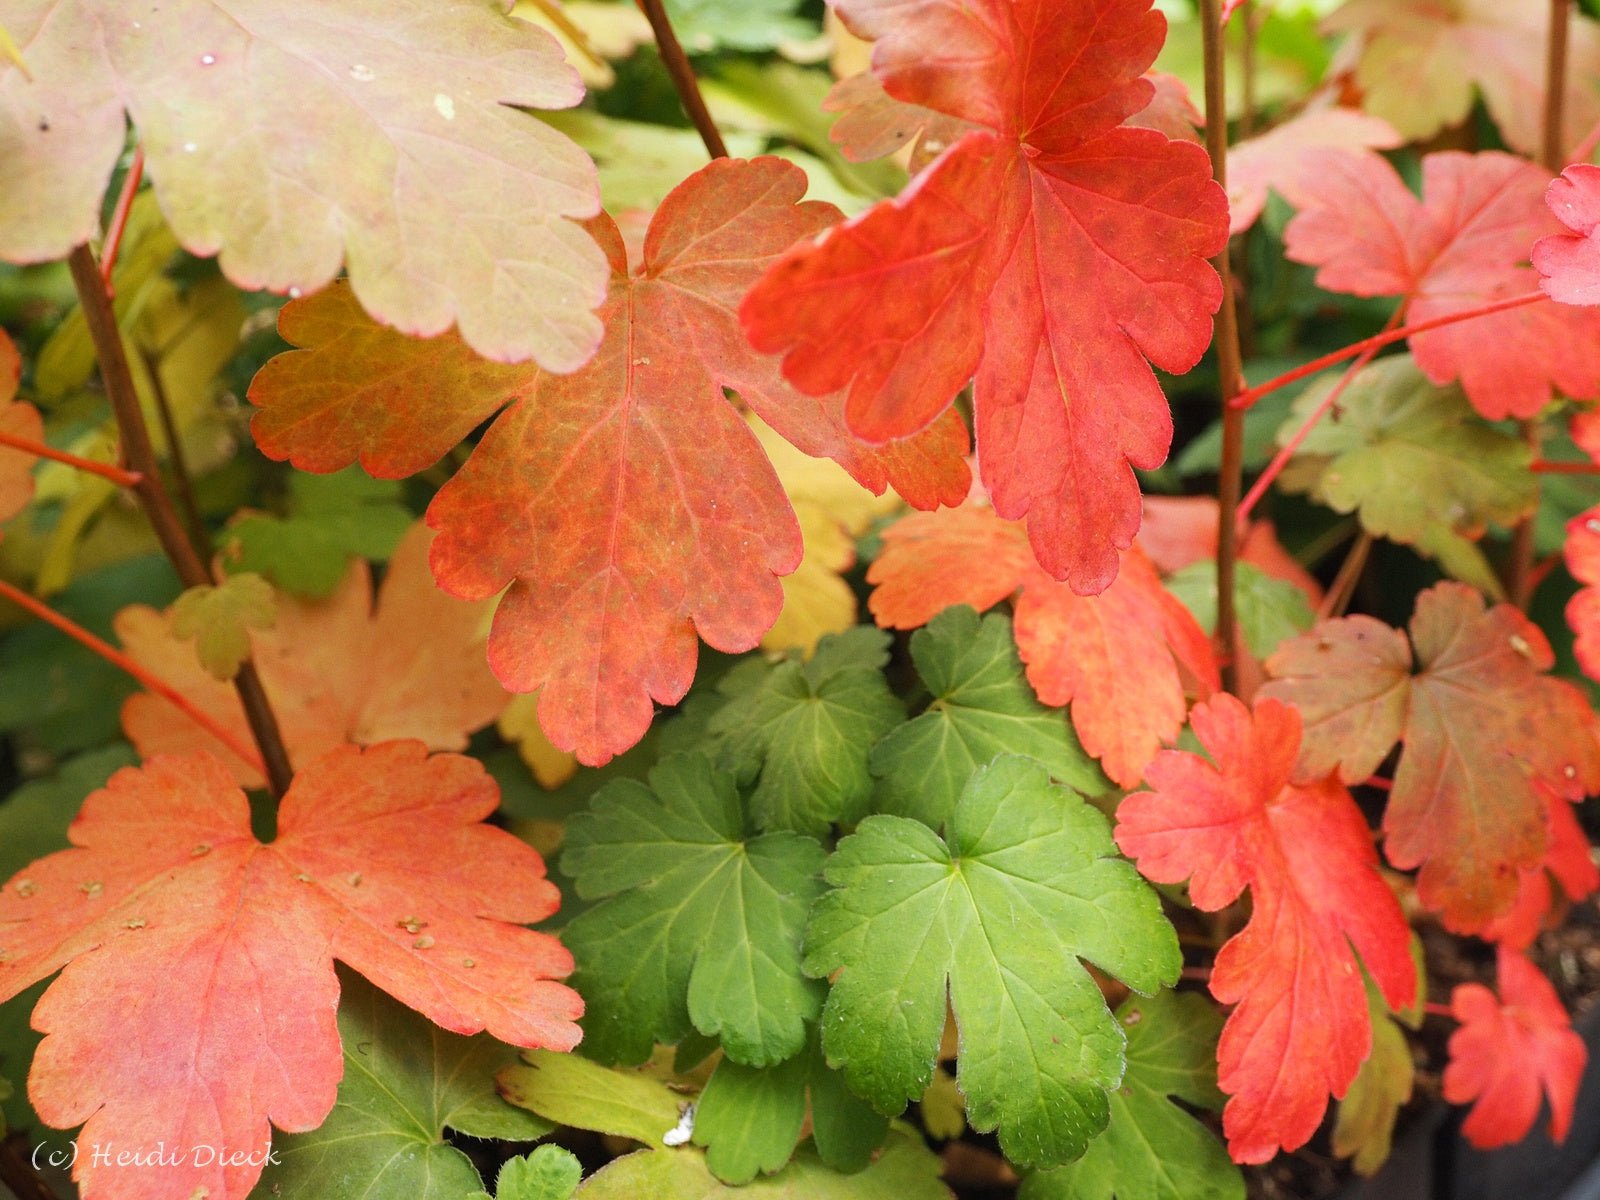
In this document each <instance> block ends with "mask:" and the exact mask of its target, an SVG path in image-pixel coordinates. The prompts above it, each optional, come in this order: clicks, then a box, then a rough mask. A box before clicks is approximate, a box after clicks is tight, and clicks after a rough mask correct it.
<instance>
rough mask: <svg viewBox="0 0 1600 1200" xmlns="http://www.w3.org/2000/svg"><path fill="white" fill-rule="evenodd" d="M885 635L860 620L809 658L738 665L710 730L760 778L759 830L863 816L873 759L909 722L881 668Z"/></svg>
mask: <svg viewBox="0 0 1600 1200" xmlns="http://www.w3.org/2000/svg"><path fill="white" fill-rule="evenodd" d="M888 661H889V635H888V634H886V633H884V632H882V631H881V630H877V629H873V628H872V627H871V626H856V627H854V628H852V629H848V630H846V631H845V632H844V633H841V634H833V635H831V636H829V637H827V638H824V639H823V640H822V642H821V644H820V645H819V646H818V648H817V652H816V654H815V655H814V656H812V658H811V659H810V660H809V661H807V662H798V661H795V660H793V659H790V660H788V661H785V662H780V663H777V664H775V665H774V666H772V668H771V669H770V670H763V669H761V668H759V667H752V668H749V669H745V670H740V671H733V672H730V673H729V674H728V676H727V677H726V678H725V679H724V680H723V682H722V684H721V685H720V686H719V688H718V691H719V692H721V693H722V694H723V695H724V696H726V697H727V701H726V702H725V703H724V704H723V706H722V707H721V709H719V710H718V711H717V712H716V713H715V714H714V715H713V716H712V718H711V721H710V724H709V725H708V727H707V732H708V733H709V734H710V736H711V737H712V738H713V739H715V740H716V742H717V744H718V746H719V748H720V756H719V761H720V762H721V763H722V764H723V765H724V766H725V767H728V768H729V769H731V770H733V771H734V772H735V773H737V774H738V776H739V777H740V779H741V780H743V781H747V782H748V781H755V790H754V791H753V792H752V793H751V795H750V816H751V819H752V820H753V821H754V822H755V824H756V827H757V828H759V829H764V830H766V829H792V830H794V831H796V832H798V833H812V834H822V833H826V832H827V830H828V827H829V826H830V825H832V824H834V823H835V822H855V821H858V820H860V819H861V818H862V817H863V816H865V815H866V809H867V801H868V799H869V798H870V797H871V795H872V775H871V773H870V772H869V770H868V755H869V754H870V753H871V751H872V747H873V744H874V743H876V742H877V740H878V739H879V738H881V737H882V736H883V735H884V734H886V733H888V732H889V731H890V730H891V729H893V728H894V727H895V726H896V725H899V724H900V723H901V722H902V721H904V720H905V708H904V707H903V706H902V704H901V702H900V700H899V699H898V698H897V697H896V696H895V694H894V693H893V692H892V691H890V690H889V685H888V683H887V682H886V681H885V680H884V677H883V668H884V666H885V665H886V664H887V663H888Z"/></svg>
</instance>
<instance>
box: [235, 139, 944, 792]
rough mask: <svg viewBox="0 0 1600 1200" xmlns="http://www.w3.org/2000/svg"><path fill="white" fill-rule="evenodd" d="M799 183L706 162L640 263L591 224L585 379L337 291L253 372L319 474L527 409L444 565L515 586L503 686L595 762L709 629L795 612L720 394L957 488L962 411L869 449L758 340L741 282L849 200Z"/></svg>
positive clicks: (785, 530)
mask: <svg viewBox="0 0 1600 1200" xmlns="http://www.w3.org/2000/svg"><path fill="white" fill-rule="evenodd" d="M805 189H806V179H805V174H804V173H803V172H802V171H801V170H800V169H799V168H797V167H794V166H791V165H790V164H788V163H785V162H782V161H780V160H778V159H774V158H759V159H753V160H749V161H743V160H735V159H726V160H719V161H717V162H714V163H712V164H711V165H710V166H708V167H706V168H704V169H703V170H701V171H699V172H697V173H696V174H694V175H692V176H691V177H690V178H689V179H687V180H685V181H684V182H683V183H682V184H680V185H679V186H678V187H677V188H675V189H674V190H673V192H672V193H671V194H670V195H669V196H668V197H667V198H666V200H664V201H663V202H662V205H661V207H660V209H659V210H658V211H657V212H656V215H655V218H654V219H653V221H652V222H651V225H650V229H649V233H648V234H647V235H646V237H645V241H644V251H643V256H642V261H640V262H639V263H638V264H637V266H636V268H635V269H634V271H633V272H632V273H630V271H629V267H628V261H627V254H626V252H625V250H624V247H623V241H622V238H621V237H620V235H619V234H618V232H617V227H616V226H615V224H613V223H612V221H611V220H610V218H608V217H601V218H600V219H599V220H598V221H595V222H593V223H591V226H590V229H591V232H592V233H593V234H594V236H595V237H596V238H597V239H599V241H600V243H601V245H602V246H603V247H604V249H605V251H606V253H607V255H608V256H609V259H610V262H611V267H612V277H611V291H610V296H609V298H608V299H607V301H606V303H605V305H604V306H603V307H602V308H601V310H600V317H601V319H602V320H603V321H604V322H605V327H606V332H605V338H604V341H603V342H602V344H601V347H600V350H599V353H598V355H597V356H596V357H595V359H594V360H593V361H592V362H590V363H589V364H588V365H587V366H585V367H584V368H583V369H582V370H579V371H577V372H575V373H573V374H570V375H553V374H550V373H547V372H544V371H541V370H539V369H538V368H536V367H531V366H523V367H508V366H498V365H496V364H493V363H485V362H483V361H481V360H479V359H477V358H476V357H474V356H473V355H472V354H471V353H470V351H468V350H467V348H466V347H465V346H464V345H463V344H462V343H461V342H460V341H459V340H457V339H455V338H452V337H446V338H441V339H438V340H436V341H432V342H417V341H413V340H410V339H406V338H402V337H399V336H398V335H396V334H394V333H393V332H392V331H389V330H384V329H381V328H379V327H377V326H374V325H372V324H371V323H370V322H368V321H365V320H364V319H363V318H361V317H360V315H359V313H358V312H357V311H356V310H355V307H354V305H353V304H352V303H351V302H350V301H349V300H348V299H347V298H344V297H341V296H340V295H339V294H338V293H332V294H330V295H326V296H316V297H311V298H310V299H308V300H306V301H303V302H301V303H299V304H292V305H290V306H289V307H288V308H287V309H285V316H284V323H283V330H284V333H285V336H287V337H288V338H290V340H292V341H296V342H299V343H300V344H302V345H305V346H308V347H309V349H308V350H305V351H301V352H299V353H294V354H287V355H282V356H280V357H278V358H276V359H274V360H273V361H272V362H271V363H269V364H267V367H266V368H265V369H264V370H263V371H262V372H261V373H260V374H259V375H258V376H257V377H256V380H255V383H254V384H253V385H252V388H251V398H252V400H254V402H255V403H256V404H258V405H260V406H261V408H262V411H261V412H259V413H258V414H257V415H256V418H255V422H254V426H253V428H254V432H255V435H256V439H257V441H258V442H259V443H260V444H261V447H262V449H263V450H264V451H266V453H268V454H269V455H272V456H274V457H278V458H289V459H291V460H292V461H293V462H294V463H295V465H296V466H299V467H302V468H305V469H310V470H316V471H331V470H336V469H338V468H340V467H343V466H346V465H348V464H349V463H350V462H352V461H353V460H355V459H356V458H359V459H360V460H361V462H362V465H363V466H365V467H366V468H367V469H368V470H369V471H371V472H373V473H374V474H377V475H384V476H391V477H392V476H400V475H406V474H409V473H410V472H413V471H416V470H420V469H421V468H423V467H425V466H427V465H428V464H429V463H431V462H433V461H435V460H436V459H437V458H438V457H439V456H440V455H441V454H443V453H444V452H445V451H446V450H447V449H449V448H450V447H451V446H453V445H454V444H455V443H456V442H457V441H458V440H459V439H460V438H461V437H462V436H464V435H465V434H466V433H467V432H468V431H469V430H470V429H472V428H473V427H474V426H476V425H478V424H480V423H481V422H482V421H483V420H484V419H485V418H487V417H489V416H491V415H493V413H494V412H495V410H496V409H498V408H500V406H501V405H503V404H505V403H507V402H508V401H513V402H512V403H511V406H510V407H509V408H508V409H507V410H506V411H505V412H504V413H502V414H501V415H500V417H499V418H498V419H497V420H496V421H495V422H494V424H493V425H491V426H490V428H489V430H488V432H487V433H485V434H484V436H483V438H482V440H481V441H480V442H479V443H478V446H477V448H476V449H475V450H474V451H473V453H472V457H471V458H470V459H469V460H468V462H467V465H466V466H465V467H464V468H462V470H461V471H460V472H458V473H457V475H456V477H455V478H454V479H452V480H451V481H450V482H449V483H448V484H446V485H445V487H444V488H443V490H441V491H440V492H439V494H438V496H437V497H436V498H435V500H434V502H433V505H432V507H431V508H430V509H429V510H428V523H429V524H430V525H432V526H433V527H434V528H436V529H438V530H439V539H438V541H437V542H436V543H435V545H434V548H433V554H432V562H433V570H434V575H435V577H436V578H437V579H438V580H439V583H440V585H441V586H442V587H444V588H446V589H447V590H448V591H450V592H451V593H453V594H455V595H458V596H462V597H464V598H466V599H470V600H484V599H487V598H489V597H491V596H494V595H495V594H496V593H498V592H500V591H502V590H503V589H505V588H506V586H507V584H509V585H510V590H509V591H508V592H507V593H506V595H505V596H504V598H503V599H502V600H501V602H500V606H499V609H498V612H497V613H496V616H495V622H494V628H493V631H492V633H491V635H490V639H489V660H490V663H491V665H492V666H493V668H494V671H495V674H496V675H498V676H499V678H500V679H501V681H502V682H503V683H504V684H505V685H506V686H507V687H508V688H511V689H512V690H514V691H523V692H526V691H534V690H540V693H541V694H540V699H539V721H540V724H541V725H543V727H544V729H545V732H546V733H547V734H548V735H549V737H550V740H551V741H552V742H553V743H554V744H555V745H556V746H558V747H560V748H561V749H564V750H570V749H576V750H577V752H578V757H579V759H580V760H581V761H583V762H586V763H591V764H594V763H602V762H604V761H606V760H607V759H608V758H610V757H611V756H612V755H613V754H617V753H620V752H621V751H623V750H625V749H627V748H628V747H629V746H631V745H633V744H634V743H635V742H636V741H638V740H639V738H640V737H641V736H643V734H644V731H645V729H646V728H648V726H649V723H650V719H651V717H652V716H653V715H654V711H655V710H654V703H653V702H659V703H662V704H672V703H675V702H676V701H678V700H680V699H682V697H683V695H684V693H685V692H686V691H687V690H688V688H689V684H690V682H691V680H692V679H693V677H694V667H695V657H696V641H695V635H696V633H697V632H698V633H699V635H700V636H701V637H703V638H704V639H705V640H706V641H707V642H708V643H710V644H711V645H713V646H715V647H717V648H718V649H720V650H725V651H730V652H733V651H741V650H748V649H750V648H751V647H752V646H754V645H755V644H756V643H757V641H759V640H760V637H761V635H762V634H763V633H764V632H766V630H767V629H768V628H770V627H771V625H772V623H773V622H774V621H775V620H776V619H777V616H778V610H779V608H780V606H781V604H782V590H781V589H780V587H779V585H778V581H777V578H776V577H777V576H778V575H784V574H788V573H789V572H791V571H793V570H794V569H795V567H796V566H797V565H798V563H799V561H800V531H799V527H798V525H797V524H796V522H795V518H794V514H793V512H792V511H791V509H790V507H789V504H788V501H787V500H786V499H785V497H784V494H783V489H782V487H781V486H780V485H779V482H778V479H777V476H776V475H775V474H774V472H773V469H772V466H771V464H770V463H768V461H767V459H766V457H765V455H764V454H763V453H762V452H761V448H760V445H759V444H758V442H757V441H756V438H755V435H754V434H753V433H752V432H751V430H750V428H749V426H748V425H747V424H746V423H745V421H744V418H743V416H742V415H741V414H740V412H739V411H738V410H737V409H736V408H735V406H734V405H732V404H730V403H729V402H728V400H727V398H726V396H725V395H724V392H723V388H724V387H730V388H733V389H734V390H735V391H737V392H738V393H739V394H740V396H741V397H742V398H743V400H744V401H745V403H747V404H748V405H749V406H750V407H751V408H752V409H754V410H755V411H756V412H757V413H758V414H759V415H760V416H761V417H762V418H763V419H764V420H765V421H766V422H767V424H769V425H771V426H772V427H773V428H774V429H776V430H777V431H778V432H779V433H780V434H781V435H782V436H783V437H785V438H786V439H788V440H789V441H790V442H792V443H794V444H795V445H796V446H798V447H799V448H800V449H802V450H804V451H805V452H806V453H808V454H813V455H817V456H825V457H828V458H832V459H834V460H836V461H837V462H839V463H840V465H842V466H843V467H844V468H845V469H846V470H848V471H849V472H850V473H851V474H852V475H854V476H855V478H856V479H857V480H858V481H860V482H861V483H862V484H864V485H866V486H867V487H868V488H870V489H871V490H873V491H875V492H882V491H883V489H884V487H885V486H887V485H888V484H890V483H892V484H893V485H894V487H895V489H896V490H897V491H899V492H900V494H901V495H903V496H904V497H905V498H906V499H907V500H909V501H910V502H911V503H913V504H918V505H921V506H923V507H932V506H934V505H936V504H939V503H957V502H959V500H960V499H961V497H963V496H965V495H966V492H967V488H968V484H969V475H968V471H967V467H966V464H965V462H964V461H963V458H962V455H963V454H964V453H965V450H966V445H967V440H966V430H965V428H964V426H963V425H962V424H961V421H960V419H959V418H958V417H956V416H955V414H953V413H952V414H950V416H949V417H948V418H947V419H946V420H944V421H941V422H940V423H939V424H938V425H937V426H936V427H935V428H933V429H930V430H929V431H927V432H926V433H925V434H923V435H922V436H920V437H917V438H914V439H911V440H909V441H904V442H898V443H894V444H892V445H889V446H882V447H871V446H866V445H864V444H862V443H860V442H858V441H856V440H855V439H853V438H851V437H850V436H848V435H847V434H846V433H845V431H844V426H843V420H842V417H841V416H840V413H839V401H838V399H833V400H828V401H818V400H814V399H810V398H808V397H804V396H800V395H798V394H797V393H795V392H794V391H793V390H792V389H791V388H789V387H788V386H787V385H786V384H785V383H784V382H783V380H782V378H781V377H780V375H779V373H778V370H777V364H776V363H775V362H773V361H772V360H770V359H766V358H763V357H762V356H760V355H758V354H756V353H755V352H754V351H752V350H751V349H750V348H749V346H748V345H747V344H746V343H745V340H744V335H743V334H742V333H741V332H740V330H739V327H738V324H737V322H736V320H735V319H734V315H733V310H734V309H735V307H736V306H737V304H738V300H739V297H740V296H742V295H743V293H744V291H745V289H746V288H747V287H748V286H749V285H750V283H751V282H752V281H753V280H754V279H755V278H756V277H757V276H758V275H759V274H760V272H761V271H762V270H763V269H764V268H765V267H766V265H767V264H768V263H770V262H771V261H772V260H773V259H775V258H776V257H777V256H778V254H779V253H781V252H782V251H783V250H784V249H785V248H786V247H788V246H789V245H790V244H792V243H793V242H794V241H795V239H796V238H799V237H801V236H804V235H806V234H810V233H814V232H816V231H817V230H818V229H821V228H822V227H824V226H825V225H827V224H828V223H829V222H831V221H832V220H834V219H835V217H836V216H837V211H836V210H835V209H833V208H832V207H831V206H829V205H825V204H818V203H815V202H806V203H801V202H800V197H801V196H802V195H803V194H804V192H805Z"/></svg>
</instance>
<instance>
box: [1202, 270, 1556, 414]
mask: <svg viewBox="0 0 1600 1200" xmlns="http://www.w3.org/2000/svg"><path fill="white" fill-rule="evenodd" d="M1540 300H1550V297H1549V296H1547V295H1545V294H1544V293H1543V292H1523V293H1522V294H1521V295H1520V296H1508V297H1506V299H1504V300H1493V301H1490V302H1489V303H1488V304H1480V305H1478V306H1477V307H1475V308H1464V309H1462V310H1461V311H1460V312H1454V313H1447V314H1446V315H1445V316H1442V317H1432V318H1430V319H1428V320H1426V321H1418V322H1417V323H1416V324H1415V325H1402V326H1400V327H1399V328H1398V329H1391V330H1388V331H1387V332H1385V333H1378V334H1374V335H1373V336H1372V337H1369V338H1362V339H1361V340H1360V341H1359V342H1351V343H1350V344H1349V345H1348V346H1345V347H1344V348H1343V349H1340V350H1335V351H1333V352H1332V353H1330V354H1324V355H1323V356H1322V357H1321V358H1314V359H1312V360H1311V361H1310V362H1308V363H1302V364H1300V366H1298V367H1296V368H1295V369H1294V370H1292V371H1285V372H1284V373H1283V374H1282V375H1277V376H1274V377H1273V378H1271V379H1269V380H1267V381H1266V382H1265V383H1258V384H1257V385H1256V386H1255V387H1252V388H1245V389H1244V390H1243V391H1241V392H1240V393H1239V394H1238V395H1236V396H1234V398H1233V399H1232V400H1231V401H1229V404H1230V405H1231V406H1232V407H1234V408H1237V409H1246V408H1249V407H1250V406H1251V405H1252V404H1254V403H1255V402H1256V401H1257V400H1259V399H1261V397H1263V396H1266V395H1270V394H1271V393H1273V392H1275V391H1277V390H1278V389H1279V388H1283V387H1288V386H1289V385H1290V384H1291V383H1299V382H1300V380H1302V379H1305V378H1307V377H1308V376H1311V375H1315V374H1317V372H1319V371H1326V370H1327V369H1328V368H1329V367H1336V366H1338V365H1339V364H1340V363H1342V362H1343V361H1344V360H1345V359H1347V358H1354V357H1355V356H1356V355H1358V354H1365V353H1366V352H1367V350H1368V349H1382V348H1383V347H1384V346H1392V345H1393V344H1394V343H1395V342H1403V341H1405V340H1406V339H1407V338H1409V337H1414V336H1415V335H1417V334H1419V333H1427V332H1428V331H1429V330H1433V329H1442V328H1444V327H1445V326H1446V325H1459V324H1460V323H1461V322H1462V321H1473V320H1476V319H1477V318H1479V317H1492V316H1493V315H1494V314H1495V313H1500V312H1505V311H1506V310H1508V309H1512V308H1521V307H1522V306H1523V305H1526V304H1537V303H1538V302H1539V301H1540ZM1550 303H1552V304H1554V303H1555V301H1553V300H1550Z"/></svg>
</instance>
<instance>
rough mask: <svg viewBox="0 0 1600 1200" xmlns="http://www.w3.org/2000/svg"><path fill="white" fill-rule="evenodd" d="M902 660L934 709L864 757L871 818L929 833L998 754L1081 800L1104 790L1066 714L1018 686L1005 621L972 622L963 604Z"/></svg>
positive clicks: (922, 632) (917, 636) (1018, 670)
mask: <svg viewBox="0 0 1600 1200" xmlns="http://www.w3.org/2000/svg"><path fill="white" fill-rule="evenodd" d="M911 659H912V661H913V662H914V663H916V666H917V673H918V674H919V675H921V676H922V682H923V683H924V684H925V685H926V686H927V688H928V691H929V692H931V693H932V694H933V699H932V700H931V701H930V702H929V703H928V706H927V708H926V709H924V710H923V712H922V714H921V715H920V716H918V717H916V718H915V719H913V720H912V721H911V722H909V723H908V724H905V725H902V726H900V727H899V728H897V729H893V730H891V731H890V732H889V734H888V735H887V736H886V737H884V739H883V740H882V741H880V742H879V743H878V744H877V745H876V746H874V747H873V748H872V773H873V774H874V775H877V776H879V777H880V781H879V784H878V793H877V796H876V799H875V801H874V805H875V807H876V808H877V810H878V811H879V812H885V813H891V814H893V815H895V816H902V817H914V818H915V819H916V820H918V821H921V822H922V823H923V824H924V825H927V826H929V827H930V828H932V829H934V830H938V829H939V828H941V827H942V826H943V825H944V823H945V821H947V820H948V819H949V817H950V813H951V812H952V811H953V810H954V808H955V806H956V800H957V798H958V797H959V796H960V795H961V789H962V788H964V787H965V786H966V785H967V780H969V779H971V778H972V773H973V772H974V771H975V770H977V769H978V768H979V767H982V766H986V765H987V764H988V763H989V762H990V761H991V760H992V759H993V758H994V757H995V755H997V754H1025V755H1027V756H1028V757H1029V758H1033V759H1037V760H1038V761H1039V762H1041V763H1043V764H1044V765H1045V766H1046V767H1048V768H1049V770H1050V774H1051V776H1052V777H1053V778H1055V779H1057V780H1058V781H1060V782H1061V783H1064V784H1066V785H1067V786H1068V787H1071V788H1073V789H1075V790H1077V791H1079V792H1083V793H1085V794H1087V795H1099V794H1100V793H1102V792H1105V791H1109V790H1110V788H1111V783H1110V781H1109V780H1108V779H1106V777H1105V776H1104V775H1103V774H1102V773H1101V771H1100V767H1099V765H1098V764H1097V763H1096V762H1095V761H1094V759H1092V758H1090V757H1089V756H1088V755H1087V754H1085V753H1084V752H1083V747H1082V746H1080V745H1079V744H1078V739H1077V736H1076V735H1075V734H1074V733H1073V731H1072V726H1071V724H1070V723H1069V722H1068V721H1067V715H1066V713H1065V711H1063V710H1062V709H1059V708H1046V707H1045V706H1044V705H1042V704H1040V703H1039V701H1038V700H1037V699H1036V698H1035V696H1034V693H1033V688H1032V687H1030V686H1029V684H1028V682H1027V680H1026V679H1025V678H1023V674H1022V660H1021V659H1020V658H1018V657H1017V644H1016V641H1015V639H1014V638H1013V637H1012V635H1011V621H1010V619H1009V618H1008V617H1005V616H1002V615H1000V614H999V613H992V614H990V615H989V616H987V617H984V618H983V619H982V620H981V621H980V620H979V618H978V614H977V613H976V612H975V611H974V610H973V609H972V608H970V607H969V606H967V605H965V604H963V605H959V606H957V607H955V608H948V609H946V610H945V611H944V612H942V613H940V614H939V615H938V616H937V617H935V618H934V619H933V620H932V621H930V622H929V623H928V625H927V627H926V628H924V629H919V630H918V631H917V632H916V633H914V634H912V635H911Z"/></svg>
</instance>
